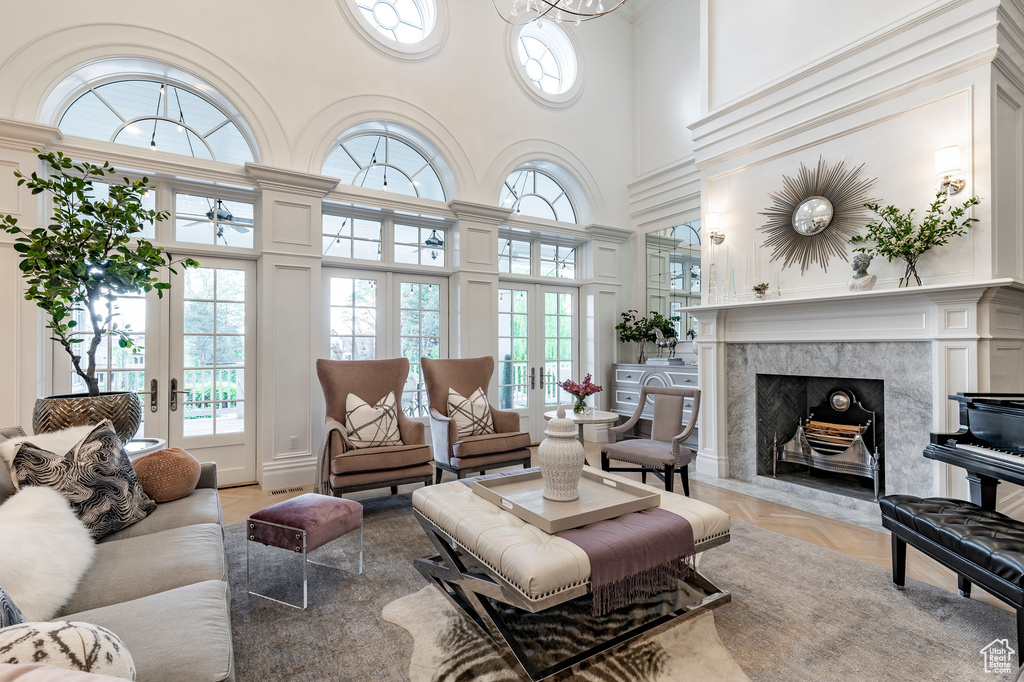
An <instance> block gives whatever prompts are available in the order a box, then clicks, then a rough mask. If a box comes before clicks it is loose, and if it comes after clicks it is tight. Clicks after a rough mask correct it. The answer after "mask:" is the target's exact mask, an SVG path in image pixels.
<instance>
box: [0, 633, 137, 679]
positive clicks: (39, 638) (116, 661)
mask: <svg viewBox="0 0 1024 682" xmlns="http://www.w3.org/2000/svg"><path fill="white" fill-rule="evenodd" d="M0 662H2V663H12V664H14V665H18V664H28V663H41V664H44V665H52V666H54V667H56V668H62V669H64V670H81V671H83V672H89V673H95V674H97V675H107V676H110V677H120V678H121V679H125V680H134V679H135V676H136V670H135V661H134V660H133V659H132V655H131V654H130V653H129V652H128V647H126V646H125V645H124V642H122V641H121V638H120V637H118V636H117V635H115V634H114V633H113V632H111V631H110V630H108V629H106V628H104V627H100V626H99V625H93V624H91V623H79V622H69V621H55V622H50V623H21V624H19V625H15V626H13V627H9V628H7V629H5V630H0ZM29 677H31V674H29ZM53 679H58V678H56V677H54V678H53ZM76 679H77V678H76Z"/></svg>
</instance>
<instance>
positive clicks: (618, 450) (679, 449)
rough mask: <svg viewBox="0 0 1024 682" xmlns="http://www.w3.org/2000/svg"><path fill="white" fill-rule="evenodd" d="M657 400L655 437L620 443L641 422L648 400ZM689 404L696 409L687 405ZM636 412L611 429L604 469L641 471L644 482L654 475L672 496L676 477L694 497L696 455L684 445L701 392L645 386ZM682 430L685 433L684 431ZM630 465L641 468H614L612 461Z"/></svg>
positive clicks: (653, 425)
mask: <svg viewBox="0 0 1024 682" xmlns="http://www.w3.org/2000/svg"><path fill="white" fill-rule="evenodd" d="M648 396H653V397H654V416H653V418H652V419H651V437H650V438H634V439H632V440H623V441H618V442H616V441H617V437H618V435H619V434H620V433H624V432H626V431H628V430H630V429H632V428H633V427H634V426H636V423H637V422H638V421H639V420H640V417H641V415H642V414H643V412H644V407H645V406H646V405H647V397H648ZM687 400H691V401H692V405H691V406H688V405H687V404H686V401H687ZM637 402H638V404H637V406H636V412H634V413H633V416H632V417H630V418H629V421H627V422H626V423H625V424H622V425H621V426H615V427H612V428H609V429H608V444H607V445H604V446H602V447H601V468H602V469H603V470H605V471H639V472H640V477H641V478H642V480H643V482H644V483H646V482H647V474H648V473H652V474H654V475H655V476H657V477H658V478H660V479H661V480H662V481H664V482H665V490H667V491H668V492H672V489H673V482H674V481H675V474H676V472H677V471H678V472H679V473H680V474H681V475H682V479H683V492H684V493H686V495H687V497H689V495H690V481H689V474H690V462H691V461H693V451H692V450H690V448H688V447H686V446H685V445H683V442H684V441H685V440H686V439H687V438H689V437H690V434H691V433H693V427H694V425H695V424H696V423H697V414H698V412H700V389H696V388H680V387H675V386H672V387H669V386H664V387H661V386H644V387H643V388H642V389H641V390H640V400H639V401H637ZM686 407H691V411H690V419H689V422H687V424H686V426H685V427H684V426H683V413H684V409H685V408H686ZM680 429H682V431H680ZM613 459H614V460H616V461H619V462H629V463H630V464H637V465H639V467H612V466H611V461H610V460H613Z"/></svg>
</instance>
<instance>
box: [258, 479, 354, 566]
mask: <svg viewBox="0 0 1024 682" xmlns="http://www.w3.org/2000/svg"><path fill="white" fill-rule="evenodd" d="M362 520H363V506H362V505H361V504H359V503H358V502H356V501H354V500H345V499H342V498H340V497H332V496H330V495H318V494H317V493H306V494H304V495H299V496H298V497H293V498H292V499H290V500H285V501H284V502H279V503H277V504H275V505H271V506H269V507H267V508H266V509H262V510H260V511H258V512H256V513H255V514H253V515H252V516H250V517H249V539H250V540H253V541H254V542H259V543H262V544H264V545H270V546H271V547H280V548H281V549H287V550H291V551H293V552H301V551H302V536H301V531H305V532H306V551H307V552H312V551H313V550H315V549H317V548H319V547H323V546H324V545H326V544H327V543H328V542H332V541H334V540H337V539H338V538H340V537H341V536H343V535H345V534H346V533H350V532H352V531H354V530H355V529H357V528H359V526H360V525H361V524H362V522H363V521H362ZM260 522H264V523H260ZM268 524H277V525H268ZM278 526H286V528H279V527H278Z"/></svg>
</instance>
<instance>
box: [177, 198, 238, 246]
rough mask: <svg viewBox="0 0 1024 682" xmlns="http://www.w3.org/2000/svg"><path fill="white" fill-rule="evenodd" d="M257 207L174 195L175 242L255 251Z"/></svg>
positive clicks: (215, 199) (231, 201) (223, 200)
mask: <svg viewBox="0 0 1024 682" xmlns="http://www.w3.org/2000/svg"><path fill="white" fill-rule="evenodd" d="M254 216H255V212H254V206H253V204H251V203H248V202H244V201H234V200H230V201H229V200H227V199H219V198H217V197H212V196H196V195H193V194H182V193H177V194H175V195H174V238H175V239H176V240H177V241H179V242H191V243H193V244H209V245H211V246H235V247H240V248H245V249H251V248H253V221H254Z"/></svg>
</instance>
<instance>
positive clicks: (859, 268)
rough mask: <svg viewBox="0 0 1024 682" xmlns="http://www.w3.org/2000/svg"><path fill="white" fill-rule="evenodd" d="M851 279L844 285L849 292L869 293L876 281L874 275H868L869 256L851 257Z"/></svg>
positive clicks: (860, 254)
mask: <svg viewBox="0 0 1024 682" xmlns="http://www.w3.org/2000/svg"><path fill="white" fill-rule="evenodd" d="M852 265H853V277H851V278H850V281H849V282H847V283H846V287H847V288H848V289H849V290H850V291H871V289H872V288H873V287H874V286H875V281H876V280H877V279H878V278H877V277H876V276H875V275H869V274H868V266H869V265H871V256H869V255H867V254H866V253H858V254H857V255H856V256H854V257H853V264H852Z"/></svg>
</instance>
